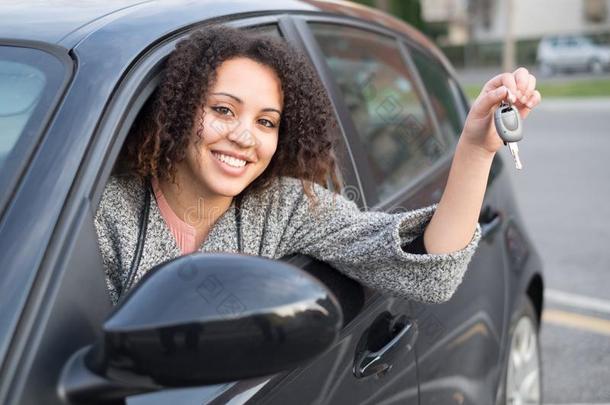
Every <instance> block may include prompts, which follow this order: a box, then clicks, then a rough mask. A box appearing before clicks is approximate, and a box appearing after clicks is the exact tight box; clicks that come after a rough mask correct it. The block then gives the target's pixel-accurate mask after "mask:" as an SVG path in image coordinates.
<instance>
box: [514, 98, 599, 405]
mask: <svg viewBox="0 0 610 405" xmlns="http://www.w3.org/2000/svg"><path fill="white" fill-rule="evenodd" d="M524 130H525V132H524V139H523V140H522V141H521V142H520V144H519V148H520V152H521V153H520V155H521V160H522V162H523V166H524V168H523V170H522V171H520V172H517V171H516V170H515V171H514V172H513V178H512V180H513V185H514V188H515V190H516V193H517V199H518V201H519V202H520V206H521V211H522V214H523V215H524V217H525V218H526V220H527V223H528V231H529V233H530V234H531V235H532V236H533V238H534V239H535V240H536V245H537V248H538V249H539V251H540V254H541V255H542V259H543V262H544V267H545V271H546V287H547V295H546V297H545V298H546V306H545V313H544V321H543V326H542V334H541V344H542V359H543V391H544V398H545V403H546V404H591V403H595V404H599V403H605V404H606V403H607V404H610V98H608V99H589V100H581V101H578V100H543V102H542V104H541V105H540V106H539V107H538V108H537V110H535V111H533V112H532V113H531V115H530V117H529V118H528V119H527V120H526V121H525V123H524ZM502 153H507V154H508V153H509V152H508V150H505V151H502Z"/></svg>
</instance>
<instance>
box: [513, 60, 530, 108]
mask: <svg viewBox="0 0 610 405" xmlns="http://www.w3.org/2000/svg"><path fill="white" fill-rule="evenodd" d="M513 76H514V77H515V82H516V83H517V93H516V96H517V99H519V101H521V102H524V100H525V99H524V96H525V92H526V91H527V86H528V82H529V79H530V72H528V70H527V69H526V68H524V67H520V68H519V69H517V70H515V71H514V72H513Z"/></svg>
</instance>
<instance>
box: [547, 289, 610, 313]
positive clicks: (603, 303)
mask: <svg viewBox="0 0 610 405" xmlns="http://www.w3.org/2000/svg"><path fill="white" fill-rule="evenodd" d="M544 298H545V299H546V300H548V301H550V302H556V303H558V304H564V305H569V306H572V307H576V308H582V309H589V310H591V311H597V312H603V313H606V314H610V301H607V300H603V299H600V298H591V297H586V296H584V295H578V294H572V293H567V292H563V291H558V290H551V289H549V288H547V289H546V290H545V291H544Z"/></svg>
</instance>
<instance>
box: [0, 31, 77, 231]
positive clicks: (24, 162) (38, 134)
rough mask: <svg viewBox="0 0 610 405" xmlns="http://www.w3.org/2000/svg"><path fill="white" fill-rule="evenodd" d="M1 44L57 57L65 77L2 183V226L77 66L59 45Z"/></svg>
mask: <svg viewBox="0 0 610 405" xmlns="http://www.w3.org/2000/svg"><path fill="white" fill-rule="evenodd" d="M0 46H2V47H18V48H26V49H31V50H34V51H39V52H43V53H46V54H48V55H50V56H52V57H54V58H55V59H57V60H58V61H59V63H60V64H61V65H62V66H63V77H62V78H61V79H59V82H58V86H57V91H56V93H55V94H54V95H53V97H51V101H50V102H49V108H48V109H47V111H45V112H44V114H43V115H42V116H41V117H40V125H39V126H38V129H37V130H36V131H35V132H34V134H33V135H32V139H31V141H30V142H28V143H27V144H26V145H24V147H23V150H22V151H21V153H22V154H23V159H21V161H20V163H18V164H17V165H16V166H15V167H13V168H12V170H13V177H12V178H11V179H7V180H6V181H4V180H3V181H2V184H0V187H1V188H0V190H2V188H4V192H2V193H0V226H1V223H2V221H3V217H4V214H5V212H6V211H7V208H8V206H9V205H10V202H11V199H12V196H13V194H14V192H15V190H16V189H17V187H19V184H20V182H21V179H22V177H23V174H24V173H25V172H26V171H27V168H28V166H29V164H30V162H31V160H32V157H33V155H34V152H35V151H36V147H37V146H38V145H39V144H40V142H41V141H42V139H43V138H44V136H45V134H46V132H47V128H48V127H49V124H50V123H51V121H52V120H53V117H54V116H55V112H56V111H57V109H58V107H59V105H60V103H61V100H62V99H63V97H64V95H65V94H66V90H67V89H68V87H69V84H70V82H71V81H72V78H73V76H74V70H75V66H74V61H73V60H72V58H70V56H69V54H68V51H67V50H66V49H64V48H62V47H60V46H57V45H53V44H48V43H44V42H37V41H28V40H6V39H0Z"/></svg>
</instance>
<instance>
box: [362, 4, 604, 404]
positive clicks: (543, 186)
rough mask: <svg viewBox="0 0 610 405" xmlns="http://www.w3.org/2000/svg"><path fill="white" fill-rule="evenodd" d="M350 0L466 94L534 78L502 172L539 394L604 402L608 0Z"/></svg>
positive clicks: (560, 400) (562, 400)
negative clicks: (537, 296) (417, 38)
mask: <svg viewBox="0 0 610 405" xmlns="http://www.w3.org/2000/svg"><path fill="white" fill-rule="evenodd" d="M357 2H358V3H362V4H366V5H368V6H372V7H376V8H379V9H382V10H384V11H386V12H389V13H391V14H393V15H395V16H397V17H399V18H401V19H403V20H405V21H407V22H409V23H410V24H411V25H413V26H415V27H416V28H418V29H419V30H420V31H422V32H423V33H425V34H426V35H427V36H428V37H430V38H431V39H432V40H433V41H434V42H435V43H436V44H437V45H438V46H439V47H440V48H441V50H442V51H443V52H444V53H445V55H446V56H447V57H448V58H449V60H450V61H451V63H452V64H453V66H454V68H455V69H456V71H457V74H458V78H459V79H460V82H461V85H462V87H463V89H464V90H465V92H466V94H467V95H468V96H469V97H470V98H471V99H474V98H475V97H476V96H477V95H478V93H479V92H480V90H481V87H482V85H483V84H484V83H485V82H486V81H487V80H489V79H490V78H491V77H493V76H495V75H496V74H498V73H500V72H502V71H513V70H514V69H515V68H516V67H517V66H525V67H526V68H527V69H528V70H529V71H530V72H532V73H533V74H534V75H535V76H536V79H537V87H538V89H539V90H540V92H541V94H542V103H541V104H540V105H539V106H538V107H537V108H536V109H535V110H534V111H533V112H532V113H531V114H530V116H529V117H528V119H527V120H526V121H525V122H524V139H523V140H522V141H521V142H520V143H519V149H520V155H521V160H522V161H523V166H524V168H523V170H521V171H519V172H517V171H516V170H515V171H514V172H513V178H512V179H513V185H514V190H515V192H516V193H517V196H516V197H517V200H518V201H519V203H520V207H521V211H522V215H523V216H524V218H525V219H526V222H527V225H528V228H529V229H528V231H529V233H530V235H531V236H532V237H533V239H534V241H535V243H536V246H537V248H538V250H539V251H540V253H541V255H542V259H543V262H544V270H545V276H546V293H545V310H544V313H543V324H542V332H541V349H542V361H543V391H544V398H545V403H546V404H579V405H585V404H610V384H609V382H610V288H609V287H610V271H609V270H610V226H609V225H610V219H609V218H610V15H609V12H610V0H421V1H419V0H370V1H357ZM500 153H505V154H507V155H509V152H508V150H503V151H500Z"/></svg>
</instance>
